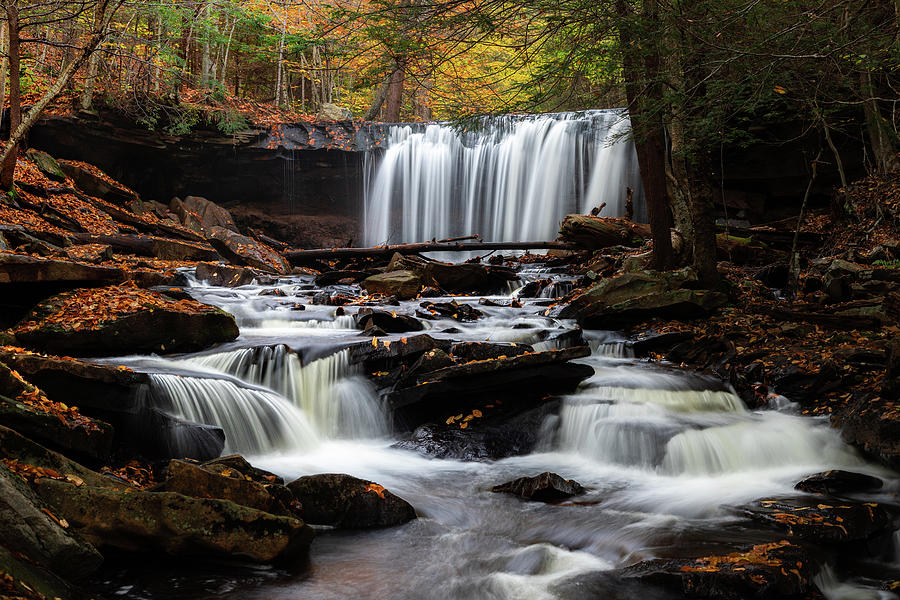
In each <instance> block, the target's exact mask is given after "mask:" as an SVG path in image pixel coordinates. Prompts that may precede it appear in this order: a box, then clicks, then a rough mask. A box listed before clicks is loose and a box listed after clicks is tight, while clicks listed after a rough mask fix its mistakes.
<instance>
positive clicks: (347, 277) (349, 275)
mask: <svg viewBox="0 0 900 600" xmlns="http://www.w3.org/2000/svg"><path fill="white" fill-rule="evenodd" d="M375 274H376V273H375V272H374V271H327V272H325V273H322V274H321V275H317V276H316V285H317V286H319V287H325V286H328V285H334V284H336V283H340V284H350V283H359V282H360V281H362V280H364V279H365V278H367V277H371V276H372V275H375Z"/></svg>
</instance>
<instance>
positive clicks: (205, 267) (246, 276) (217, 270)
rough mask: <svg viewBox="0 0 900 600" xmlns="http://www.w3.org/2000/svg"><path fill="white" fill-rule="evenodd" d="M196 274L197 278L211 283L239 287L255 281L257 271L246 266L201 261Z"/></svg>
mask: <svg viewBox="0 0 900 600" xmlns="http://www.w3.org/2000/svg"><path fill="white" fill-rule="evenodd" d="M196 276H197V279H199V280H200V281H205V282H206V283H207V284H209V285H215V286H221V287H239V286H242V285H248V284H250V283H253V279H254V278H255V277H256V273H255V272H254V271H253V269H248V268H246V267H243V268H242V267H231V266H228V265H213V264H209V263H200V264H198V265H197V273H196Z"/></svg>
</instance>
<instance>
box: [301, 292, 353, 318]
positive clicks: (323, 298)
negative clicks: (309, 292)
mask: <svg viewBox="0 0 900 600" xmlns="http://www.w3.org/2000/svg"><path fill="white" fill-rule="evenodd" d="M355 300H356V298H355V297H354V296H351V295H350V294H342V293H340V292H319V293H317V294H315V295H314V296H313V297H312V300H311V301H310V304H318V305H320V306H344V305H345V304H350V303H351V302H354V301H355ZM341 310H343V309H341ZM341 314H343V313H341Z"/></svg>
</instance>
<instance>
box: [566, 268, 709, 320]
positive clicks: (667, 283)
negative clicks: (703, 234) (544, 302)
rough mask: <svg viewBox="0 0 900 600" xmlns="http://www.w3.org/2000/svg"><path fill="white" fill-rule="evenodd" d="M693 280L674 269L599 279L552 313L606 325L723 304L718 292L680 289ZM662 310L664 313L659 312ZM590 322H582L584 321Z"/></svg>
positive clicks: (690, 273)
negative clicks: (609, 322)
mask: <svg viewBox="0 0 900 600" xmlns="http://www.w3.org/2000/svg"><path fill="white" fill-rule="evenodd" d="M696 281H697V274H696V272H695V271H694V270H693V269H690V268H685V269H681V270H678V271H661V272H657V271H637V272H633V273H624V274H622V275H618V276H616V277H610V278H608V279H602V280H600V281H598V282H597V283H595V284H593V285H592V286H591V287H590V288H588V289H587V290H586V291H585V292H584V293H583V294H581V295H579V296H577V297H575V298H574V299H573V300H572V302H570V303H569V304H567V305H565V306H563V307H562V308H560V309H559V310H557V311H555V316H558V317H560V318H565V319H577V320H578V323H579V324H580V325H582V326H585V327H589V326H590V325H598V326H599V328H607V327H605V326H606V325H607V321H629V320H640V319H642V318H646V317H647V316H665V317H668V316H670V315H672V316H676V317H677V316H679V313H680V314H690V315H697V314H705V313H706V312H708V311H709V310H712V309H713V308H717V307H718V306H721V304H723V303H724V296H723V295H722V294H719V293H718V292H705V293H704V292H697V291H693V290H687V289H683V288H684V287H685V286H686V285H691V284H693V283H694V282H696ZM661 313H664V314H661ZM588 323H589V324H590V325H586V324H588Z"/></svg>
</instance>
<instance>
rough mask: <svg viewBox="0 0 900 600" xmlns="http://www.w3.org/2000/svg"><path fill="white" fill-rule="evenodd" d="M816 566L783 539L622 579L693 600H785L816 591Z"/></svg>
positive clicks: (651, 563) (663, 564) (655, 563)
mask: <svg viewBox="0 0 900 600" xmlns="http://www.w3.org/2000/svg"><path fill="white" fill-rule="evenodd" d="M814 564H815V563H814V562H813V561H812V560H810V557H809V555H808V553H807V552H806V550H804V549H803V548H802V547H801V546H798V545H796V544H793V543H791V542H789V541H788V540H778V541H776V542H769V543H765V544H756V545H755V546H752V547H749V548H744V549H740V550H738V551H736V552H731V553H729V554H725V555H712V556H704V557H702V558H675V559H665V558H663V559H654V560H648V561H643V562H640V563H637V564H636V565H632V566H630V567H627V568H626V569H623V570H622V571H621V574H622V575H623V576H624V577H625V578H626V580H638V581H642V582H644V583H648V584H653V585H657V586H661V587H663V588H665V589H668V590H671V591H673V592H676V593H678V594H679V595H681V597H687V598H713V599H717V600H739V599H741V598H756V599H771V600H781V599H783V598H794V597H801V596H802V595H803V594H805V593H806V592H807V591H809V590H811V589H813V584H812V576H813V574H814V570H813V567H814Z"/></svg>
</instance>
